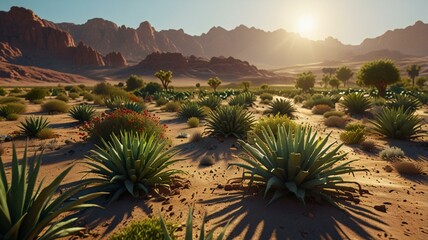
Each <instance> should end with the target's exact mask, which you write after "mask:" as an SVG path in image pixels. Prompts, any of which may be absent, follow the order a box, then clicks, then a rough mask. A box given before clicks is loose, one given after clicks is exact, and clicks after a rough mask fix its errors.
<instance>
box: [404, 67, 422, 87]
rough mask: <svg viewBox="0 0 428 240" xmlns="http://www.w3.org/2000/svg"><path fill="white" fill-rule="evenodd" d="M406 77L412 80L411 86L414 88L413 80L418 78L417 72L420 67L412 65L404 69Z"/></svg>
mask: <svg viewBox="0 0 428 240" xmlns="http://www.w3.org/2000/svg"><path fill="white" fill-rule="evenodd" d="M406 71H407V75H409V77H410V78H411V79H412V86H413V87H414V86H415V78H416V77H417V76H419V72H420V71H421V66H419V65H416V64H413V65H410V66H408V67H407V69H406Z"/></svg>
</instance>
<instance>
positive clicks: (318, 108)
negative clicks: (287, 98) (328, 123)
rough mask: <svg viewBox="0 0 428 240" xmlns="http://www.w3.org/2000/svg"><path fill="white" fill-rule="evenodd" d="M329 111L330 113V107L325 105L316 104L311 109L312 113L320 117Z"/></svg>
mask: <svg viewBox="0 0 428 240" xmlns="http://www.w3.org/2000/svg"><path fill="white" fill-rule="evenodd" d="M329 111H331V107H330V106H328V105H326V104H318V105H315V106H313V107H312V113H313V114H317V115H322V114H324V113H326V112H329Z"/></svg>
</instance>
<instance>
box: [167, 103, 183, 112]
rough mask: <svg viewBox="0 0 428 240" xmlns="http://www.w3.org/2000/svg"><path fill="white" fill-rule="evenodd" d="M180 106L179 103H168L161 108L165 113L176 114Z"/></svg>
mask: <svg viewBox="0 0 428 240" xmlns="http://www.w3.org/2000/svg"><path fill="white" fill-rule="evenodd" d="M180 106H181V104H180V103H179V102H168V103H167V104H165V106H163V108H162V109H163V110H165V111H167V112H178V111H179V110H180Z"/></svg>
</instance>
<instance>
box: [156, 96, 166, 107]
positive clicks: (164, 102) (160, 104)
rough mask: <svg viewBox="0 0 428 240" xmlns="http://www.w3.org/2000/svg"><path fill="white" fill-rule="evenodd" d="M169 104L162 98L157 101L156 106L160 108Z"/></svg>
mask: <svg viewBox="0 0 428 240" xmlns="http://www.w3.org/2000/svg"><path fill="white" fill-rule="evenodd" d="M167 103H168V100H167V99H166V98H164V97H160V98H158V99H156V106H158V107H159V106H163V105H165V104H167Z"/></svg>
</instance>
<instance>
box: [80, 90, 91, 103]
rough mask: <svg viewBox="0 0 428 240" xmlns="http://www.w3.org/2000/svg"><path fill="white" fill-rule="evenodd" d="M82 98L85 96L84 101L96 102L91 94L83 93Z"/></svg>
mask: <svg viewBox="0 0 428 240" xmlns="http://www.w3.org/2000/svg"><path fill="white" fill-rule="evenodd" d="M82 96H83V99H84V100H86V101H89V102H91V101H94V96H93V95H92V94H91V93H89V92H83V93H82Z"/></svg>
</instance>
